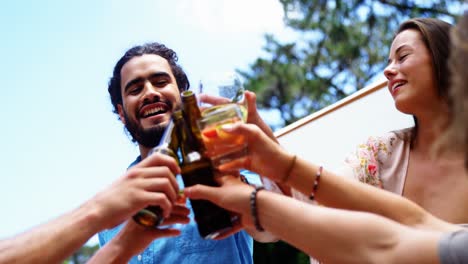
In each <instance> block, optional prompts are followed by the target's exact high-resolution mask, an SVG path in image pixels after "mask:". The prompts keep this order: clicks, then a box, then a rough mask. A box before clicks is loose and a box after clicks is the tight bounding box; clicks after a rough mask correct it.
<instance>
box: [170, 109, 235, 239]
mask: <svg viewBox="0 0 468 264" xmlns="http://www.w3.org/2000/svg"><path fill="white" fill-rule="evenodd" d="M195 107H197V108H198V106H197V105H195ZM173 119H174V122H175V124H176V126H177V135H178V141H179V142H180V144H179V149H180V153H181V156H182V162H181V171H182V173H181V174H182V180H183V181H184V185H185V186H186V187H189V186H193V185H195V184H204V185H208V186H218V184H217V183H216V181H215V179H214V170H213V167H212V165H211V160H210V159H209V158H208V157H206V156H205V155H204V154H203V152H200V149H199V147H198V146H199V144H200V142H197V139H196V138H195V137H194V134H193V133H192V131H191V130H190V128H189V126H188V122H186V120H185V119H184V116H183V115H182V112H180V111H177V112H174V115H173ZM190 203H191V205H192V209H193V212H194V215H195V221H196V222H197V227H198V232H199V233H200V236H201V237H203V238H204V239H214V238H216V237H218V236H220V235H222V234H224V233H225V232H227V231H229V230H231V229H232V228H233V224H234V221H236V220H237V216H234V215H231V213H229V211H226V210H225V209H223V208H221V207H219V206H217V205H215V204H213V203H211V202H209V201H206V200H190Z"/></svg>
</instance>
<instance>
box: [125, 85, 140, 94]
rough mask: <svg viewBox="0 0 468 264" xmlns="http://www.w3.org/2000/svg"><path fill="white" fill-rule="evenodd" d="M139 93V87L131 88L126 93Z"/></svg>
mask: <svg viewBox="0 0 468 264" xmlns="http://www.w3.org/2000/svg"><path fill="white" fill-rule="evenodd" d="M140 91H141V86H135V87H132V88H131V89H130V90H129V91H128V93H129V94H138V93H139V92H140Z"/></svg>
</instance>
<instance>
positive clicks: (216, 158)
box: [198, 103, 247, 167]
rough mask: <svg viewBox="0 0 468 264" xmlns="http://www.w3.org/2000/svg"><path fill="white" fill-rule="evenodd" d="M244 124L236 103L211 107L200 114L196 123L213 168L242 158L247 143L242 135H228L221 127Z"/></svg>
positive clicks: (245, 151) (244, 154) (241, 113)
mask: <svg viewBox="0 0 468 264" xmlns="http://www.w3.org/2000/svg"><path fill="white" fill-rule="evenodd" d="M237 122H244V113H243V111H242V109H241V107H240V106H239V105H238V104H236V103H230V104H222V105H216V106H212V107H210V108H207V109H205V110H204V111H203V112H202V117H201V119H200V120H199V122H198V126H199V128H200V131H201V135H202V139H203V143H204V144H205V148H206V154H207V156H208V157H209V158H210V159H211V161H212V163H213V166H214V167H218V166H219V165H222V164H224V163H227V162H230V161H233V160H236V159H241V158H244V157H245V156H246V155H247V141H246V139H245V137H244V136H243V135H239V134H234V133H228V132H225V131H224V130H223V129H222V126H223V125H226V124H235V123H237Z"/></svg>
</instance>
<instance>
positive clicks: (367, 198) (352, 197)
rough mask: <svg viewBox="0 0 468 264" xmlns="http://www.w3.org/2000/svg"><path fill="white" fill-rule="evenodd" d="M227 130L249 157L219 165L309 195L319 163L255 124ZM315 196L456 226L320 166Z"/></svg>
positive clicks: (420, 223) (405, 219)
mask: <svg viewBox="0 0 468 264" xmlns="http://www.w3.org/2000/svg"><path fill="white" fill-rule="evenodd" d="M223 129H224V130H225V131H226V132H229V133H241V134H243V135H245V136H246V138H247V140H248V144H249V153H250V154H249V157H248V159H247V162H246V163H242V164H240V163H236V162H233V163H230V164H226V165H224V166H222V167H221V168H222V169H226V170H230V169H233V168H240V167H244V168H246V169H248V170H252V171H254V172H256V173H258V174H260V175H263V176H265V177H268V178H270V179H272V180H274V181H276V182H284V181H285V180H286V182H285V183H287V184H288V185H289V186H291V187H293V188H295V189H297V190H299V191H300V192H302V193H304V194H305V195H310V193H311V191H312V188H313V185H314V180H315V177H316V173H317V171H318V168H319V166H318V165H315V164H312V163H309V162H307V161H306V160H304V159H302V158H300V157H297V158H296V159H295V160H294V159H293V155H291V154H290V153H288V152H287V151H286V150H284V149H283V148H282V147H281V146H279V145H278V144H276V143H275V142H273V141H272V140H271V139H269V137H268V136H267V135H265V134H264V133H263V132H262V131H261V130H260V129H259V128H258V127H256V126H254V125H250V124H237V125H234V126H227V127H224V128H223ZM315 199H316V200H317V201H318V202H319V203H320V204H323V205H326V206H330V207H335V208H341V209H348V210H357V211H366V212H371V213H375V214H379V215H382V216H384V217H387V218H390V219H392V220H394V221H397V222H399V223H402V224H404V225H409V226H417V227H421V228H424V227H427V228H429V229H434V228H436V229H438V230H445V231H449V230H453V229H455V228H456V226H453V225H451V224H448V223H446V222H444V221H442V220H439V219H437V218H435V217H434V216H432V215H431V214H429V213H427V212H426V211H425V210H423V209H422V208H421V207H420V206H418V205H417V204H415V203H413V202H411V201H409V200H407V199H405V198H403V197H400V196H398V195H395V194H392V193H390V192H387V191H383V190H380V189H377V188H374V187H371V186H368V185H366V184H362V183H360V182H356V181H353V180H350V179H346V178H345V177H340V176H337V175H335V174H334V173H333V172H331V171H328V170H326V169H324V170H323V172H322V175H321V177H320V182H319V185H318V188H317V192H316V194H315Z"/></svg>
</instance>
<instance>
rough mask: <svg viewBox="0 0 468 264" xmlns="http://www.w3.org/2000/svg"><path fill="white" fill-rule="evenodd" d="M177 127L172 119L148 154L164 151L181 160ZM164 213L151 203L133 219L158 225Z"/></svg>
mask: <svg viewBox="0 0 468 264" xmlns="http://www.w3.org/2000/svg"><path fill="white" fill-rule="evenodd" d="M176 129H177V128H176V127H175V125H174V121H173V120H172V119H171V120H170V121H169V124H168V125H167V127H166V130H164V133H163V135H162V137H161V140H160V141H159V145H158V146H156V147H154V148H152V149H151V150H150V151H149V153H148V156H149V155H151V154H153V153H155V152H156V153H162V154H164V155H168V156H171V157H173V158H174V159H175V160H176V161H177V162H179V158H178V156H177V154H176V153H177V148H178V142H177V134H176ZM162 213H163V212H162V209H161V207H159V206H157V205H150V206H148V207H146V208H144V209H142V210H140V211H139V212H138V213H136V214H135V215H134V216H133V220H135V221H136V222H137V223H138V224H140V225H143V226H146V227H156V226H158V225H160V224H161V223H162V221H163V220H164V218H163V214H162Z"/></svg>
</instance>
